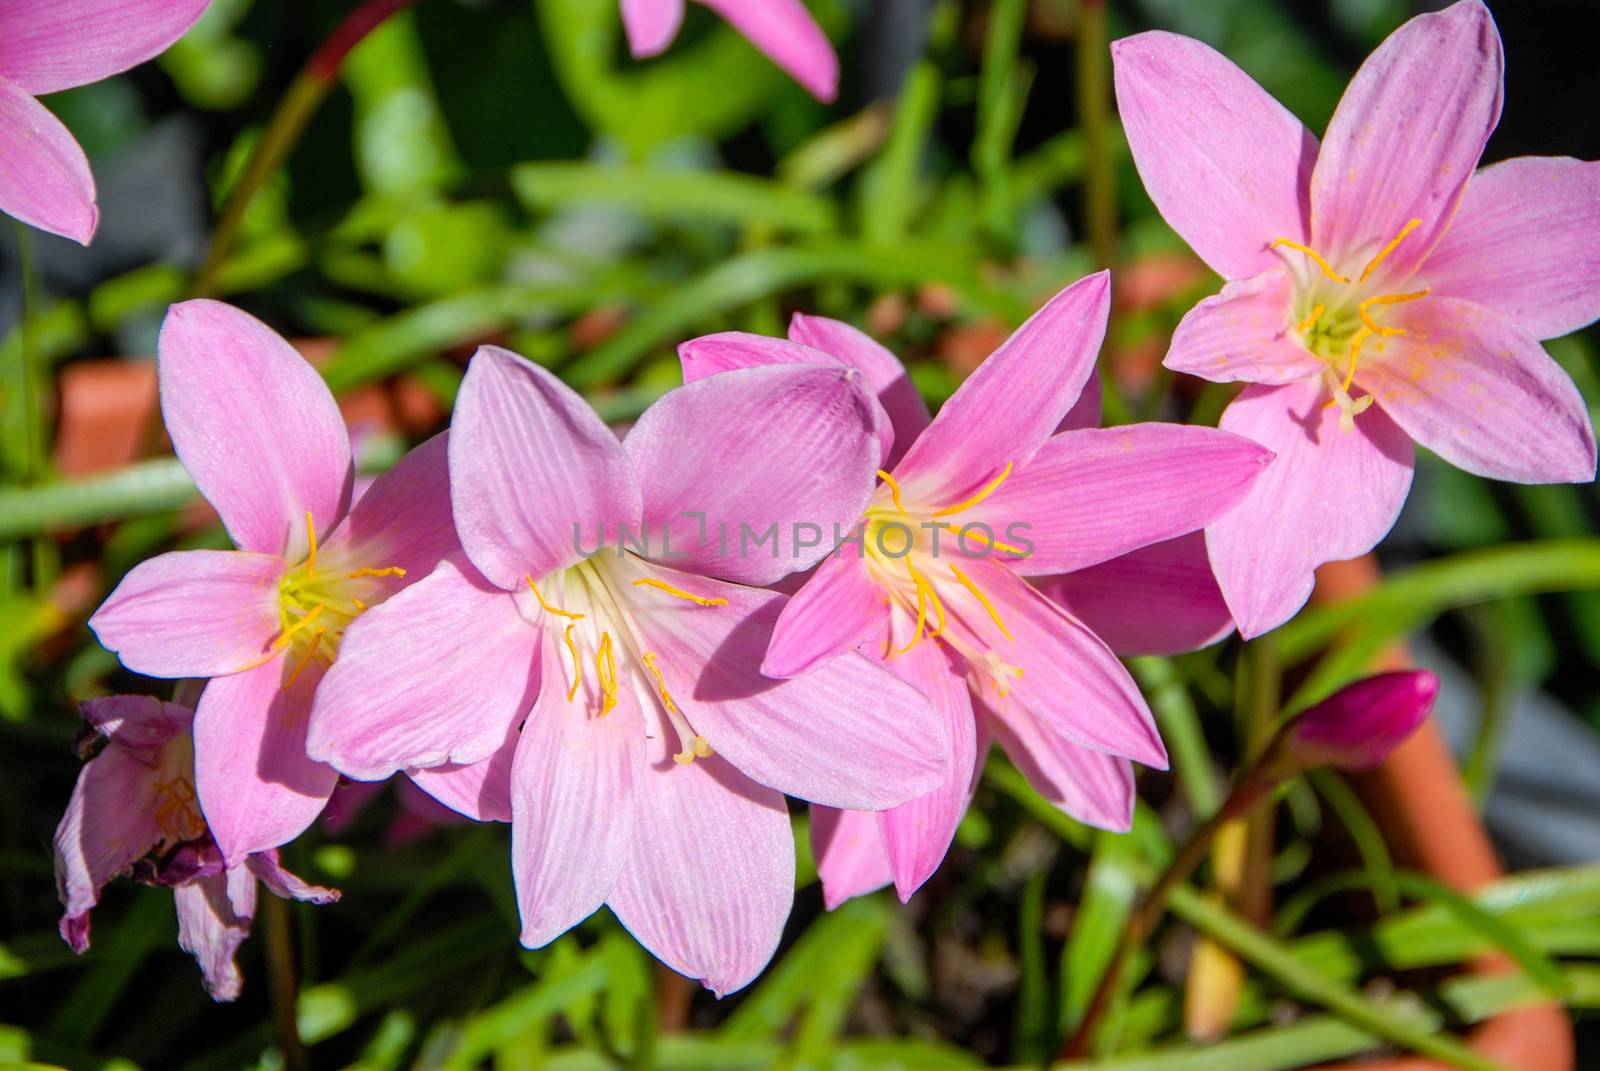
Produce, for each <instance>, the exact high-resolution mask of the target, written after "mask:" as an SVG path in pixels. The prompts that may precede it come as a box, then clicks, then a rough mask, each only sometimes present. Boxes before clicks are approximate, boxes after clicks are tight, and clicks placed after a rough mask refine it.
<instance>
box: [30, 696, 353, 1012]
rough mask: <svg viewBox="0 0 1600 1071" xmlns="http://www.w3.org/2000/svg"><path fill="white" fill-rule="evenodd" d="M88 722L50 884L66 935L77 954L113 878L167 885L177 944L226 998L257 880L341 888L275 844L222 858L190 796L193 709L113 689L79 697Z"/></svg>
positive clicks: (321, 900)
mask: <svg viewBox="0 0 1600 1071" xmlns="http://www.w3.org/2000/svg"><path fill="white" fill-rule="evenodd" d="M83 716H84V719H85V721H86V722H87V723H88V725H87V729H86V732H85V734H84V738H83V739H81V740H80V745H79V747H80V752H81V753H83V754H84V755H86V756H87V755H88V754H89V753H90V752H91V751H92V750H93V749H94V748H95V747H96V746H97V745H99V744H102V743H103V744H104V746H103V747H102V748H101V749H100V752H99V754H97V755H95V756H94V757H93V758H91V759H89V761H88V762H86V763H84V766H83V770H82V771H81V772H80V773H79V774H78V783H77V784H76V785H75V786H74V787H73V790H72V799H71V800H70V801H69V802H68V804H67V813H66V814H65V815H63V816H62V818H61V824H60V825H58V826H57V827H56V835H55V855H56V888H57V891H58V892H59V894H60V897H61V906H62V910H63V914H62V917H61V937H62V940H64V941H66V942H67V944H69V945H71V946H72V950H73V951H74V952H77V953H79V954H82V953H83V952H84V951H86V950H87V949H88V947H89V914H90V911H91V910H92V909H93V908H94V906H95V905H96V904H97V903H99V900H100V892H101V890H102V889H104V888H105V886H106V884H107V883H108V882H110V881H111V880H112V879H113V878H117V877H132V878H133V879H134V880H136V881H140V882H143V883H144V884H146V885H162V886H168V887H170V888H171V889H172V896H173V900H174V901H175V902H176V904H177V907H178V943H179V944H180V945H182V946H183V948H184V950H185V951H186V952H189V953H190V954H191V955H193V956H194V958H195V960H196V962H198V963H199V964H200V972H201V975H202V976H203V977H204V979H205V984H206V989H207V990H209V991H210V993H211V996H212V997H213V998H214V999H216V1000H233V999H234V998H235V997H237V996H238V995H239V989H240V986H241V984H242V979H241V978H240V975H239V967H238V964H236V963H235V962H234V955H235V953H237V952H238V950H239V946H240V945H241V944H243V943H244V939H245V938H246V937H248V936H249V935H250V921H251V919H252V918H253V917H254V915H255V908H256V883H257V882H258V881H259V882H260V883H261V884H263V885H265V886H266V887H267V890H268V891H269V892H271V893H273V894H274V895H276V896H280V897H283V898H284V899H294V900H307V901H310V902H312V903H316V904H326V903H331V902H333V901H334V900H337V899H338V898H339V894H338V892H336V891H334V890H333V889H324V888H321V887H319V886H316V885H308V884H306V883H305V882H304V881H302V880H300V879H299V878H298V877H296V876H295V875H293V874H291V873H290V872H289V871H288V870H286V869H284V867H283V866H282V864H280V863H279V861H278V853H277V852H276V851H274V850H271V849H269V850H267V851H264V852H256V853H253V854H251V855H247V856H245V857H244V859H242V860H241V861H240V862H239V863H238V864H237V865H231V866H230V865H226V864H225V863H224V862H223V859H222V853H221V852H219V851H218V850H217V846H216V844H215V843H214V842H213V841H212V839H211V834H210V831H209V830H208V829H207V828H206V822H205V818H204V817H203V816H202V815H201V813H200V805H199V801H198V800H197V798H196V795H195V780H194V773H195V765H194V739H193V737H192V735H191V733H190V726H191V723H192V721H193V718H194V712H193V711H191V710H190V709H189V708H188V707H186V706H181V705H179V704H177V703H163V702H161V701H160V700H159V699H155V698H153V697H151V696H143V695H113V696H106V697H104V698H101V699H91V700H89V701H88V702H86V703H84V704H83Z"/></svg>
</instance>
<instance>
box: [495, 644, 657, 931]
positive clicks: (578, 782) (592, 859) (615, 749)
mask: <svg viewBox="0 0 1600 1071" xmlns="http://www.w3.org/2000/svg"><path fill="white" fill-rule="evenodd" d="M543 648H544V669H543V671H542V676H543V679H544V681H545V687H544V688H542V689H541V690H540V693H539V700H538V702H537V703H535V704H534V707H533V713H531V714H529V715H528V720H527V722H526V723H525V724H524V725H523V727H522V740H521V742H520V743H519V744H518V745H517V755H516V762H515V765H514V766H513V767H512V770H511V868H512V872H513V873H514V874H515V875H516V879H517V905H518V907H519V909H520V911H521V914H522V943H523V944H524V945H527V946H528V947H529V948H538V947H540V946H541V945H546V944H549V943H550V942H551V941H553V940H555V939H556V938H557V937H560V936H561V935H562V934H563V933H565V932H566V931H567V930H568V929H570V928H572V927H573V926H575V925H577V924H578V923H580V922H582V921H583V920H584V919H586V918H588V917H589V915H591V914H592V913H593V912H594V911H595V910H596V909H598V908H599V907H600V905H601V904H603V903H605V902H606V898H607V897H609V896H610V895H611V890H612V889H614V888H615V887H616V884H617V877H618V875H620V874H621V873H622V867H623V865H624V864H625V863H627V862H628V857H629V855H630V854H631V852H632V848H633V843H634V836H633V824H634V792H635V786H636V785H637V784H638V782H639V780H640V779H641V778H642V777H643V776H645V765H644V763H645V754H644V753H645V739H644V732H645V723H644V718H643V717H642V715H641V712H640V706H639V692H638V691H637V690H635V689H633V688H627V687H624V688H621V689H620V690H619V691H618V693H617V705H616V706H615V707H613V708H612V709H611V711H610V712H609V713H606V714H599V713H596V712H597V711H598V710H599V709H600V704H599V702H598V700H599V691H598V686H597V682H596V680H595V676H594V674H592V673H591V674H585V675H584V680H583V684H582V685H580V687H579V690H578V695H577V697H576V699H575V701H574V702H568V701H567V690H566V688H565V687H563V681H564V680H565V678H564V676H563V674H562V666H561V658H562V657H563V655H564V654H565V652H564V651H563V650H562V649H561V648H560V647H558V645H557V641H556V639H555V638H554V637H553V636H547V637H546V638H545V642H544V644H543Z"/></svg>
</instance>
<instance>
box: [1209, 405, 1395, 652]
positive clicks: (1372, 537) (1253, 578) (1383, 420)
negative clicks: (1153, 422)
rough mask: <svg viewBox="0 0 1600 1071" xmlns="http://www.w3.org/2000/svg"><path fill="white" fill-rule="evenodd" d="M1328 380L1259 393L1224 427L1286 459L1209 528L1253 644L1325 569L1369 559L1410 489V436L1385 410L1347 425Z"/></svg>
mask: <svg viewBox="0 0 1600 1071" xmlns="http://www.w3.org/2000/svg"><path fill="white" fill-rule="evenodd" d="M1327 402H1328V397H1327V393H1326V391H1325V389H1324V387H1323V384H1322V381H1321V380H1320V379H1308V380H1305V381H1303V382H1300V383H1292V384H1288V385H1285V386H1281V387H1267V386H1252V387H1247V388H1245V391H1244V393H1243V394H1240V395H1239V397H1238V398H1236V399H1234V401H1233V403H1232V404H1231V405H1229V406H1228V408H1227V409H1226V410H1225V411H1224V412H1223V414H1222V421H1221V426H1222V427H1223V428H1224V429H1225V430H1227V431H1231V432H1235V433H1237V434H1239V435H1244V436H1246V437H1248V438H1251V439H1254V440H1255V441H1256V442H1258V443H1260V444H1261V445H1263V446H1265V447H1267V448H1268V449H1269V450H1272V451H1274V452H1276V453H1277V455H1278V456H1277V459H1276V460H1274V461H1273V463H1272V464H1271V465H1269V466H1267V471H1266V472H1265V473H1263V474H1262V476H1261V478H1260V479H1259V480H1257V481H1256V482H1255V485H1254V486H1253V487H1252V488H1251V489H1250V493H1249V494H1248V495H1246V496H1245V499H1244V501H1243V502H1241V503H1240V504H1239V505H1238V506H1237V507H1235V508H1234V509H1233V510H1232V511H1231V512H1229V513H1228V514H1227V516H1225V517H1223V518H1221V519H1220V520H1218V521H1216V522H1214V523H1213V524H1211V525H1210V526H1209V527H1208V528H1207V529H1206V545H1207V547H1208V548H1209V550H1210V552H1211V565H1212V568H1213V569H1214V570H1215V571H1216V575H1217V583H1218V585H1219V586H1220V587H1221V588H1222V594H1223V597H1224V598H1225V599H1227V602H1228V607H1229V609H1230V610H1231V612H1232V614H1233V619H1234V620H1235V621H1236V622H1238V624H1239V633H1240V635H1242V636H1244V637H1245V638H1246V639H1251V638H1253V637H1255V636H1259V635H1261V634H1262V633H1263V632H1267V631H1270V630H1271V629H1274V628H1277V627H1278V626H1279V625H1281V624H1283V622H1285V621H1287V620H1288V619H1289V618H1290V617H1293V616H1294V613H1295V611H1296V610H1298V609H1300V607H1301V605H1303V604H1304V603H1305V601H1306V598H1307V596H1309V595H1310V594H1311V584H1312V571H1313V570H1314V569H1316V567H1317V566H1319V565H1321V564H1322V563H1323V562H1330V561H1341V560H1343V559H1346V558H1353V557H1355V556H1356V555H1358V554H1365V553H1366V552H1367V551H1369V550H1371V549H1372V548H1373V547H1374V546H1376V545H1377V542H1378V540H1380V539H1382V538H1383V537H1384V535H1385V533H1387V532H1388V531H1389V529H1390V528H1391V527H1393V525H1394V522H1395V518H1397V517H1398V516H1399V515H1400V507H1401V506H1402V505H1404V504H1405V500H1406V493H1407V492H1408V491H1409V490H1410V489H1411V465H1412V447H1411V439H1410V437H1409V436H1407V435H1406V434H1405V432H1403V431H1401V430H1400V429H1399V428H1397V427H1395V425H1394V422H1393V421H1392V420H1390V419H1389V418H1388V416H1387V415H1385V414H1384V413H1383V411H1382V409H1381V407H1379V406H1373V407H1372V408H1370V409H1368V410H1367V411H1366V412H1365V413H1362V414H1360V415H1359V416H1357V417H1356V418H1355V430H1354V431H1351V432H1348V433H1346V432H1344V431H1342V430H1340V427H1339V409H1338V408H1337V407H1336V406H1332V405H1329V404H1327Z"/></svg>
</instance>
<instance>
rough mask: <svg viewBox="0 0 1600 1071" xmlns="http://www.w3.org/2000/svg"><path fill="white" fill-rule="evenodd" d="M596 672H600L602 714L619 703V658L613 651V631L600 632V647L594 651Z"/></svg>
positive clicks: (604, 714) (607, 712) (609, 711)
mask: <svg viewBox="0 0 1600 1071" xmlns="http://www.w3.org/2000/svg"><path fill="white" fill-rule="evenodd" d="M594 668H595V672H596V673H598V674H600V696H601V698H600V716H601V717H605V716H606V715H607V714H609V713H611V710H612V708H613V707H615V706H616V705H617V660H616V658H615V657H613V655H612V653H611V633H609V632H602V633H600V649H599V650H598V651H596V652H595V653H594Z"/></svg>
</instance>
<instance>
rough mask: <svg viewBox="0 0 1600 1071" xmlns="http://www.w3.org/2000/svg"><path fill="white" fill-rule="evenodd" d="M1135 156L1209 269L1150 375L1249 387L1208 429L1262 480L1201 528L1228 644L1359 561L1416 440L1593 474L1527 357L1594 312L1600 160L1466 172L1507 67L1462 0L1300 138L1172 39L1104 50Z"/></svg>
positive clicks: (1274, 112) (1362, 78)
mask: <svg viewBox="0 0 1600 1071" xmlns="http://www.w3.org/2000/svg"><path fill="white" fill-rule="evenodd" d="M1112 51H1113V53H1114V55H1115V60H1116V86H1117V101H1118V106H1119V108H1120V110H1121V113H1122V121H1123V125H1124V126H1125V127H1126V129H1127V134H1128V143H1129V145H1130V146H1131V148H1132V150H1133V157H1134V161H1135V163H1136V164H1137V165H1138V168H1139V173H1140V175H1141V176H1142V177H1143V179H1144V183H1145V186H1146V188H1147V189H1148V190H1149V191H1150V196H1151V197H1152V199H1153V200H1154V201H1155V203H1156V205H1157V207H1158V208H1159V209H1160V210H1161V213H1162V215H1163V216H1165V217H1166V219H1167V222H1168V223H1170V224H1171V225H1172V227H1173V229H1175V230H1176V231H1177V232H1178V233H1179V234H1180V235H1182V236H1183V237H1184V239H1185V240H1186V241H1188V243H1189V244H1190V246H1192V247H1193V248H1194V250H1195V252H1196V253H1198V254H1199V255H1200V257H1201V258H1202V259H1204V260H1205V261H1206V263H1207V264H1209V265H1210V266H1211V267H1212V269H1214V270H1215V271H1216V272H1217V273H1218V274H1219V275H1221V276H1223V277H1224V278H1225V279H1227V280H1228V282H1227V284H1226V285H1225V286H1224V287H1223V289H1222V292H1221V293H1220V294H1218V295H1217V296H1216V297H1212V298H1207V299H1206V300H1205V301H1202V302H1201V303H1200V304H1199V305H1197V306H1196V307H1195V308H1194V309H1193V310H1192V311H1190V312H1189V314H1188V315H1187V316H1186V317H1185V318H1184V320H1183V322H1182V323H1181V324H1180V325H1179V327H1178V330H1177V331H1176V332H1175V334H1174V335H1173V339H1172V347H1171V350H1170V351H1169V352H1168V354H1167V358H1166V365H1167V367H1169V368H1172V369H1174V370H1175V371H1179V372H1188V373H1190V374H1192V375H1196V376H1200V377H1202V378H1205V379H1210V380H1214V381H1217V382H1233V381H1243V382H1246V383H1249V384H1250V386H1248V387H1246V388H1245V390H1244V392H1243V393H1242V394H1240V395H1239V397H1238V398H1237V399H1235V400H1234V402H1233V403H1232V404H1231V405H1230V406H1229V407H1228V409H1227V411H1226V412H1225V413H1224V415H1223V418H1222V421H1221V426H1222V427H1223V428H1226V429H1228V430H1230V431H1234V432H1237V433H1239V434H1241V435H1245V436H1248V437H1250V438H1252V439H1255V440H1256V441H1258V442H1260V443H1263V444H1264V445H1266V446H1268V447H1271V448H1272V449H1273V450H1274V451H1276V453H1277V454H1278V461H1277V463H1276V464H1274V465H1273V466H1272V469H1271V471H1270V472H1269V473H1268V474H1267V475H1266V476H1265V477H1264V478H1263V479H1261V480H1260V481H1259V482H1258V483H1257V484H1256V485H1255V488H1254V489H1253V490H1252V491H1251V493H1250V495H1249V497H1247V498H1246V499H1245V501H1244V502H1243V503H1242V504H1241V505H1240V507H1239V508H1238V509H1236V510H1234V511H1233V512H1232V513H1230V514H1228V515H1227V516H1226V517H1224V518H1222V519H1221V520H1220V521H1218V522H1217V523H1215V524H1213V525H1211V526H1210V527H1208V528H1207V530H1206V539H1207V542H1208V544H1209V547H1210V552H1211V561H1212V565H1213V566H1214V567H1215V569H1216V574H1217V578H1218V580H1219V582H1220V584H1221V587H1222V591H1223V594H1224V596H1225V597H1226V599H1227V602H1228V606H1229V607H1230V608H1231V609H1232V611H1233V617H1234V619H1235V620H1236V621H1237V622H1238V624H1239V631H1240V632H1241V633H1242V634H1243V635H1245V636H1247V637H1248V636H1256V635H1259V634H1261V633H1263V632H1266V631H1268V630H1269V629H1272V628H1275V627H1276V626H1277V625H1279V624H1281V623H1282V622H1284V621H1285V620H1287V619H1288V618H1289V617H1291V616H1292V615H1293V614H1294V613H1295V611H1296V610H1298V609H1299V608H1300V606H1301V605H1302V604H1303V603H1304V602H1305V600H1306V597H1307V596H1308V595H1309V594H1310V591H1311V585H1312V571H1313V570H1314V569H1315V568H1316V567H1317V566H1318V565H1320V564H1322V563H1323V562H1327V561H1334V560H1339V559H1345V558H1352V557H1355V556H1356V555H1359V554H1362V553H1365V552H1366V551H1368V550H1370V549H1372V547H1373V546H1375V545H1376V544H1377V543H1378V541H1379V540H1381V539H1382V538H1383V536H1384V535H1385V534H1386V533H1387V532H1388V531H1389V529H1390V528H1391V527H1392V526H1393V524H1394V521H1395V519H1396V518H1397V517H1398V516H1399V513H1400V508H1401V506H1402V505H1403V504H1404V502H1405V499H1406V495H1407V493H1408V491H1409V490H1410V487H1411V473H1412V463H1413V446H1412V442H1413V440H1415V441H1416V442H1418V443H1421V444H1422V445H1424V446H1426V447H1427V448H1429V449H1430V450H1432V451H1433V452H1434V453H1436V454H1438V455H1439V456H1440V457H1442V458H1444V459H1445V460H1446V461H1449V462H1450V463H1452V464H1454V465H1456V466H1458V467H1460V468H1463V469H1465V470H1467V471H1468V472H1472V473H1475V474H1477V475H1480V476H1488V477H1491V478H1494V479H1502V480H1514V481H1517V482H1521V483H1545V482H1582V481H1587V480H1591V479H1593V478H1594V474H1595V439H1594V430H1593V428H1592V427H1591V426H1590V421H1589V415H1588V411H1587V410H1586V409H1585V407H1584V404H1583V399H1582V398H1581V397H1580V396H1579V394H1578V391H1577V388H1576V387H1575V386H1574V385H1573V383H1572V380H1571V379H1570V378H1569V377H1568V376H1567V374H1566V373H1565V372H1564V371H1563V370H1562V369H1561V368H1560V367H1559V366H1558V365H1557V364H1556V363H1555V361H1554V360H1552V359H1551V358H1550V356H1549V355H1548V354H1546V353H1545V351H1544V350H1543V348H1542V347H1541V346H1540V345H1539V342H1538V340H1539V339H1543V338H1552V337H1555V336H1557V335H1562V334H1566V333H1567V332H1569V331H1573V330H1575V329H1577V328H1579V327H1581V326H1583V325H1584V324H1586V323H1589V322H1590V321H1592V320H1594V319H1595V317H1596V316H1597V315H1600V253H1597V252H1596V250H1597V249H1600V164H1597V163H1583V162H1580V161H1577V160H1572V159H1565V158H1534V157H1524V158H1521V159H1516V160H1508V161H1506V162H1504V163H1500V164H1495V165H1493V166H1492V167H1488V168H1485V169H1483V170H1482V171H1478V172H1476V174H1475V173H1474V168H1475V167H1476V166H1477V164H1478V161H1479V158H1480V156H1481V155H1482V153H1483V148H1484V145H1485V143H1486V142H1487V140H1488V138H1489V134H1490V132H1491V131H1492V130H1493V129H1494V127H1495V124H1496V122H1497V121H1498V120H1499V116H1500V103H1501V82H1502V66H1503V60H1502V55H1501V49H1500V37H1499V33H1498V31H1497V30H1496V29H1495V25H1494V20H1493V19H1492V18H1491V17H1490V15H1489V11H1488V9H1487V8H1486V7H1484V5H1483V4H1482V3H1480V2H1479V0H1462V2H1461V3H1457V4H1455V5H1453V6H1452V7H1450V8H1448V9H1447V10H1445V11H1442V12H1439V13H1437V14H1428V15H1420V16H1418V17H1416V18H1414V19H1412V20H1411V21H1409V22H1407V23H1406V24H1405V25H1403V26H1401V27H1400V28H1399V29H1398V30H1396V31H1395V32H1394V33H1393V34H1391V35H1390V37H1389V38H1388V39H1387V40H1386V41H1384V42H1383V44H1382V45H1380V46H1379V47H1378V49H1377V51H1376V52H1374V53H1373V54H1372V55H1371V56H1370V57H1368V59H1367V61H1366V62H1365V63H1364V64H1363V65H1362V67H1361V69H1360V70H1359V71H1358V72H1356V76H1355V78H1354V80H1353V81H1352V82H1351V83H1350V86H1349V88H1348V89H1346V91H1345V94H1344V98H1343V99H1342V100H1341V101H1340V102H1339V107H1338V110H1337V111H1336V112H1335V114H1334V117H1333V120H1332V122H1331V123H1330V124H1329V126H1328V131H1327V134H1326V136H1325V138H1324V140H1323V141H1322V143H1321V144H1320V146H1319V144H1318V142H1317V139H1316V138H1315V137H1313V136H1312V135H1311V133H1310V132H1309V131H1307V130H1306V129H1305V127H1303V126H1302V125H1301V124H1300V122H1299V121H1298V120H1297V119H1295V118H1294V116H1292V115H1290V114H1289V113H1288V112H1287V111H1286V110H1285V109H1284V108H1283V107H1282V106H1281V105H1280V104H1279V103H1278V102H1277V101H1275V100H1273V99H1272V98H1271V97H1270V96H1268V95H1267V93H1266V92H1265V91H1264V90H1262V89H1261V87H1260V86H1258V85H1256V84H1255V83H1254V82H1253V81H1251V80H1250V78H1249V77H1248V76H1247V75H1245V74H1244V72H1242V71H1240V70H1239V69H1238V68H1237V67H1235V66H1234V65H1233V64H1232V63H1230V62H1229V61H1228V60H1227V59H1225V58H1223V57H1222V56H1221V55H1219V54H1218V53H1216V52H1215V51H1213V50H1212V49H1210V48H1208V47H1207V46H1205V45H1203V44H1201V43H1200V42H1198V41H1193V40H1190V39H1189V38H1186V37H1180V36H1177V35H1175V34H1170V33H1158V32H1157V33H1145V34H1140V35H1138V36H1136V37H1130V38H1127V39H1125V40H1121V41H1118V42H1116V43H1115V44H1114V45H1113V46H1112Z"/></svg>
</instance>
